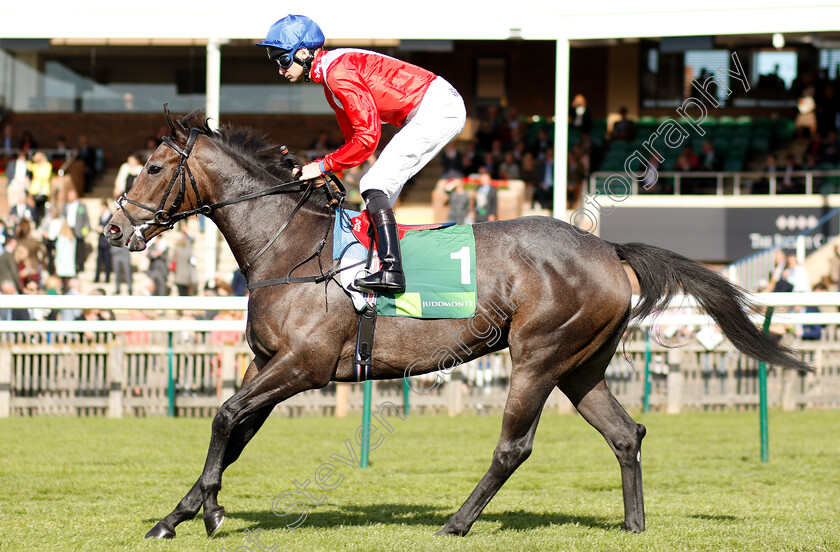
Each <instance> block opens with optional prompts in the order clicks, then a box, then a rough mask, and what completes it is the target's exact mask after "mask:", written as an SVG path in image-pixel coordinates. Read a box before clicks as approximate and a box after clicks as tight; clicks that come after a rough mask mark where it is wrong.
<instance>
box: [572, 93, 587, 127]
mask: <svg viewBox="0 0 840 552" xmlns="http://www.w3.org/2000/svg"><path fill="white" fill-rule="evenodd" d="M569 125H570V126H571V127H572V128H576V129H578V130H581V131H582V132H589V131H590V129H591V128H592V114H591V113H590V112H589V107H587V105H586V96H584V95H583V94H577V95H576V96H575V97H574V99H573V100H572V105H571V108H570V110H569Z"/></svg>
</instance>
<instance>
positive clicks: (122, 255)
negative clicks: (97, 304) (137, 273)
mask: <svg viewBox="0 0 840 552" xmlns="http://www.w3.org/2000/svg"><path fill="white" fill-rule="evenodd" d="M111 260H112V261H113V265H114V293H115V294H117V295H119V294H120V293H121V292H120V288H121V286H122V284H123V283H125V284H126V286H127V290H128V294H129V295H133V294H134V292H133V288H132V283H133V281H132V275H131V253H130V252H129V250H128V249H126V248H125V247H113V248H112V249H111Z"/></svg>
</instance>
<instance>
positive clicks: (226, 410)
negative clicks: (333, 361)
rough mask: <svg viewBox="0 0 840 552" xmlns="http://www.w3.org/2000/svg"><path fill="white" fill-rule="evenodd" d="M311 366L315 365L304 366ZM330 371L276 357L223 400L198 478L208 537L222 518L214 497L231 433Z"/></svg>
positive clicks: (319, 384) (322, 381)
mask: <svg viewBox="0 0 840 552" xmlns="http://www.w3.org/2000/svg"><path fill="white" fill-rule="evenodd" d="M306 364H308V365H310V366H313V365H317V364H314V363H306ZM330 375H331V374H330V372H329V371H323V370H319V371H316V370H314V369H308V368H306V367H304V362H302V360H301V359H300V358H299V357H297V356H296V355H294V354H292V353H287V354H283V355H280V354H278V355H276V356H275V357H273V358H272V359H271V360H270V361H269V362H268V363H267V364H266V366H265V367H264V368H263V369H262V370H261V371H260V372H259V373H258V374H257V375H256V376H255V377H254V379H252V380H251V381H250V382H248V384H247V385H244V386H243V387H242V388H241V389H240V390H239V391H238V392H237V393H236V394H235V395H234V396H232V397H231V398H230V399H228V400H227V401H225V403H224V404H223V405H222V406H221V408H219V411H218V412H217V413H216V417H215V418H213V431H212V434H211V437H210V448H209V450H208V451H207V460H206V461H205V463H204V471H203V472H202V473H201V477H199V478H198V485H199V488H200V489H201V494H202V498H203V503H202V505H203V507H204V528H205V529H206V530H207V535H208V536H213V535H214V534H215V533H216V531H218V529H219V527H220V526H221V524H222V522H223V521H224V519H225V509H224V508H223V507H222V506H220V505H219V503H218V501H217V496H218V494H219V490H221V488H222V472H223V471H224V469H225V467H226V464H225V459H226V458H228V453H229V451H230V441H231V436H232V432H233V431H234V429H235V428H236V427H237V425H239V424H240V423H241V422H242V421H243V420H246V419H247V418H249V417H250V416H252V415H253V414H255V413H257V412H261V411H263V410H264V409H269V411H270V409H271V408H273V407H274V405H276V404H277V403H279V402H281V401H284V400H286V399H288V398H289V397H291V396H293V395H296V394H298V393H300V392H302V391H307V390H309V389H314V388H317V387H323V386H324V385H326V384H327V383H329V381H330Z"/></svg>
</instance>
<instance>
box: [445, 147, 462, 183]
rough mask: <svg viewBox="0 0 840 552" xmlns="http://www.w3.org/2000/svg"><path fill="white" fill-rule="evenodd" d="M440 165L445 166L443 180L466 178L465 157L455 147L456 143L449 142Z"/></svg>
mask: <svg viewBox="0 0 840 552" xmlns="http://www.w3.org/2000/svg"><path fill="white" fill-rule="evenodd" d="M440 164H441V165H442V166H443V174H442V175H441V178H442V179H445V180H448V179H450V178H463V177H464V176H466V175H465V174H464V156H463V155H461V152H459V151H458V148H456V147H455V142H449V143H448V144H446V146H444V148H443V153H442V154H441V156H440Z"/></svg>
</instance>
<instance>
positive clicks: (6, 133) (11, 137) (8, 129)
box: [3, 125, 25, 157]
mask: <svg viewBox="0 0 840 552" xmlns="http://www.w3.org/2000/svg"><path fill="white" fill-rule="evenodd" d="M13 149H15V130H14V128H13V127H12V125H5V126H4V127H3V151H4V152H6V154H11V153H12V150H13ZM24 157H25V155H24Z"/></svg>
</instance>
